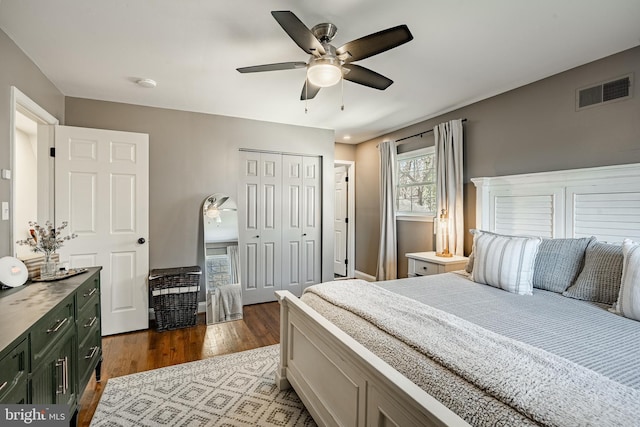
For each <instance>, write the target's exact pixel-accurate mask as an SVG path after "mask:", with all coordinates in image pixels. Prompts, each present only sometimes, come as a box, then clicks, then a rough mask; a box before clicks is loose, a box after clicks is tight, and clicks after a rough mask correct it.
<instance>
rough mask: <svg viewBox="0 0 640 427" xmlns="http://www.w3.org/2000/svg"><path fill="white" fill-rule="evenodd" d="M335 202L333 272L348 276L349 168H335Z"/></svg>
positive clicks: (341, 166)
mask: <svg viewBox="0 0 640 427" xmlns="http://www.w3.org/2000/svg"><path fill="white" fill-rule="evenodd" d="M334 173H335V201H334V205H333V206H334V207H333V208H334V219H333V221H334V226H333V229H334V233H335V237H334V239H333V244H334V245H335V247H334V250H333V272H334V273H335V274H337V275H338V276H343V277H344V276H346V275H347V264H346V262H345V261H346V260H347V227H348V224H347V200H348V199H347V195H348V191H347V166H344V165H340V166H336V167H335V168H334Z"/></svg>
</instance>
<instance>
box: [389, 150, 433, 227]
mask: <svg viewBox="0 0 640 427" xmlns="http://www.w3.org/2000/svg"><path fill="white" fill-rule="evenodd" d="M396 173H397V174H398V177H397V178H398V179H397V185H398V186H397V191H396V207H397V210H398V213H414V214H422V215H435V211H436V167H435V156H434V153H433V151H431V152H428V153H426V154H421V155H419V156H415V157H405V158H400V159H398V167H397V172H396Z"/></svg>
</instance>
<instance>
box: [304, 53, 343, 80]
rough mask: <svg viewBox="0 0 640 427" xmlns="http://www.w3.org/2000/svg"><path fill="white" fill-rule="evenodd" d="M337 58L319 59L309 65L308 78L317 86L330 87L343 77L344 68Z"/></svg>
mask: <svg viewBox="0 0 640 427" xmlns="http://www.w3.org/2000/svg"><path fill="white" fill-rule="evenodd" d="M336 62H337V61H336V60H335V59H318V60H316V61H314V62H313V63H312V64H310V65H309V68H308V69H307V79H309V82H310V83H311V84H312V85H314V86H317V87H329V86H333V85H335V84H337V83H338V82H339V81H340V79H342V69H341V68H340V65H338V64H337V63H336Z"/></svg>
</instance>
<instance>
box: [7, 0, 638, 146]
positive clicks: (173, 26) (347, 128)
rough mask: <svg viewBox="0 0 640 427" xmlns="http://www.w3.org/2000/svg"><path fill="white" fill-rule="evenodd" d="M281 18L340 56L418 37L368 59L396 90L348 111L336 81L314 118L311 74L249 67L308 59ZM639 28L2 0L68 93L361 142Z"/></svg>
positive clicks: (576, 8) (552, 70)
mask: <svg viewBox="0 0 640 427" xmlns="http://www.w3.org/2000/svg"><path fill="white" fill-rule="evenodd" d="M272 10H291V11H293V12H294V13H295V14H296V15H297V16H298V17H299V18H300V19H301V20H302V22H304V23H305V24H306V25H307V26H308V27H312V26H313V25H315V24H317V23H320V22H331V23H333V24H335V25H336V26H337V27H338V33H337V35H336V37H335V39H334V40H333V44H334V46H336V47H339V46H341V45H342V44H344V43H346V42H347V41H350V40H353V39H356V38H359V37H362V36H364V35H367V34H370V33H373V32H376V31H379V30H382V29H385V28H388V27H392V26H396V25H399V24H407V25H408V26H409V29H410V30H411V32H412V33H413V36H414V40H413V41H411V42H409V43H407V44H405V45H402V46H400V47H398V48H396V49H393V50H390V51H387V52H384V53H382V54H380V55H377V56H374V57H371V58H368V59H364V60H362V61H359V62H357V63H358V64H359V65H362V66H365V67H367V68H370V69H372V70H374V71H377V72H379V73H381V74H383V75H385V76H387V77H389V78H390V79H392V80H394V82H395V83H394V84H393V85H391V86H390V87H389V88H388V89H387V90H385V91H378V90H375V89H370V88H367V87H364V86H360V85H357V84H354V83H351V82H345V84H344V105H345V109H344V111H341V110H340V105H341V96H342V95H341V90H340V85H337V86H334V87H332V88H328V89H323V90H321V91H320V93H319V94H318V96H316V98H315V99H314V100H311V101H309V103H308V110H309V111H308V113H306V114H305V103H304V102H303V101H300V100H299V98H300V92H301V89H302V84H303V82H304V78H305V76H304V70H287V71H275V72H265V73H254V74H240V73H238V72H237V71H236V68H237V67H243V66H249V65H260V64H268V63H275V62H288V61H307V59H308V57H307V55H306V54H305V53H304V52H303V51H302V50H301V49H300V48H298V47H297V46H296V44H295V43H294V42H293V41H292V40H291V39H290V38H289V37H288V36H287V34H286V33H285V32H284V31H283V30H282V28H281V27H280V26H279V25H278V23H277V22H276V21H275V20H274V19H273V17H272V16H271V14H270V11H272ZM639 22H640V1H638V0H535V1H532V0H482V1H480V0H455V1H454V0H398V1H389V0H321V1H320V0H316V1H310V0H298V1H291V0H289V1H284V0H254V1H239V0H235V1H216V0H108V1H104V0H55V1H47V0H0V28H2V30H3V31H4V32H5V33H7V34H8V35H9V37H11V38H12V39H13V40H14V42H15V43H16V44H17V45H18V46H19V47H20V48H21V49H22V50H23V51H24V52H25V53H26V54H27V55H28V56H29V57H30V58H31V59H32V60H33V61H34V62H35V63H36V64H37V65H38V66H39V67H40V69H41V70H42V71H43V73H44V74H45V75H46V76H47V77H48V78H49V79H50V80H51V81H52V82H53V83H54V84H55V85H56V86H57V87H58V89H59V90H60V91H61V92H62V93H63V94H64V95H66V96H72V97H81V98H91V99H99V100H106V101H116V102H125V103H131V104H139V105H148V106H155V107H163V108H171V109H178V110H187V111H196V112H204V113H211V114H221V115H227V116H235V117H244V118H249V119H256V120H266V121H271V122H278V123H287V124H295V125H300V126H311V127H319V128H327V129H335V133H336V140H337V141H341V142H351V143H357V142H361V141H365V140H368V139H371V138H373V137H376V136H379V135H381V134H384V133H387V132H390V131H393V130H396V129H399V128H402V127H405V126H407V125H409V124H412V123H416V122H419V121H421V120H424V119H427V118H429V117H433V116H436V115H438V114H440V113H443V112H446V111H450V110H452V109H454V108H456V107H460V106H463V105H467V104H469V103H472V102H475V101H478V100H481V99H484V98H487V97H490V96H493V95H496V94H498V93H501V92H504V91H507V90H510V89H513V88H515V87H518V86H522V85H524V84H527V83H530V82H533V81H536V80H539V79H542V78H544V77H547V76H550V75H553V74H556V73H558V72H561V71H564V70H567V69H570V68H573V67H576V66H578V65H581V64H584V63H587V62H591V61H593V60H596V59H599V58H602V57H605V56H608V55H610V54H613V53H616V52H620V51H622V50H625V49H629V48H631V47H634V46H637V45H639V44H640V24H639ZM0 61H1V60H0ZM0 63H1V62H0ZM139 78H151V79H154V80H156V81H157V82H158V86H157V87H156V88H155V89H145V88H141V87H139V86H137V85H136V84H135V83H134V81H135V80H137V79H139ZM345 135H351V140H349V141H347V140H344V136H345Z"/></svg>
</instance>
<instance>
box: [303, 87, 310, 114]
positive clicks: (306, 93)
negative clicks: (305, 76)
mask: <svg viewBox="0 0 640 427" xmlns="http://www.w3.org/2000/svg"><path fill="white" fill-rule="evenodd" d="M308 105H309V82H308V81H306V82H305V83H304V113H305V114H307V112H308V111H309V110H308V109H307V106H308Z"/></svg>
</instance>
